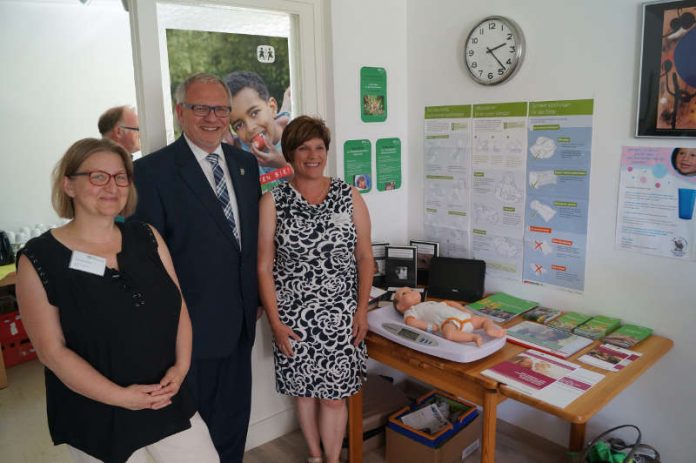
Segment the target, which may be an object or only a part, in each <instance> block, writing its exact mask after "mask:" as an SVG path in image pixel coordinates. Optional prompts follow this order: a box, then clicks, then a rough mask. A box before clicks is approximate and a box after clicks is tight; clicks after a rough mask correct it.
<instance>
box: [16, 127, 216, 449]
mask: <svg viewBox="0 0 696 463" xmlns="http://www.w3.org/2000/svg"><path fill="white" fill-rule="evenodd" d="M132 174H133V165H132V163H131V160H130V155H129V154H128V153H127V152H126V151H125V150H124V149H123V148H122V147H121V146H119V145H117V144H115V143H113V142H110V141H109V140H96V139H84V140H80V141H78V142H76V143H75V144H73V145H72V146H71V147H70V148H69V149H68V151H67V152H66V154H65V155H64V156H63V158H62V159H61V161H60V162H59V163H58V165H57V166H56V169H55V171H54V179H53V205H54V208H55V209H56V211H57V212H58V214H59V215H60V216H61V217H65V218H70V219H72V220H71V221H70V222H69V223H67V224H66V225H64V226H62V227H59V228H56V229H54V230H51V231H48V232H46V233H44V234H43V235H41V236H40V237H38V238H34V239H32V240H31V241H29V242H28V243H27V245H26V246H25V248H24V249H23V250H22V251H21V253H20V257H19V260H18V271H17V297H18V300H19V306H20V313H21V315H22V319H23V321H24V324H25V326H26V329H27V332H28V334H29V337H30V338H31V341H32V343H33V345H34V347H35V348H36V351H37V353H38V355H39V359H40V360H41V362H42V363H43V364H44V365H45V366H46V402H47V414H48V424H49V430H50V432H51V437H52V438H53V442H54V443H55V444H56V445H58V444H62V443H66V444H68V445H69V446H70V450H71V453H72V455H73V457H74V459H75V460H76V461H78V462H94V461H104V462H107V463H111V462H114V463H116V462H125V461H129V462H134V461H141V459H142V458H145V454H150V456H152V457H153V458H155V460H156V461H158V462H165V461H166V462H167V463H169V462H172V461H181V462H184V461H206V462H208V461H214V462H216V461H218V457H217V454H216V452H215V449H214V447H213V445H212V442H211V440H210V435H209V434H208V430H207V428H206V427H205V424H204V423H203V421H202V420H201V419H200V417H199V416H198V414H197V413H196V412H195V408H194V405H193V402H192V400H191V396H190V393H189V391H188V390H186V388H185V387H182V381H183V380H184V378H185V376H186V373H187V372H188V368H189V363H190V357H191V322H190V319H189V316H188V311H187V309H186V304H185V303H184V302H183V300H182V298H181V293H180V291H179V287H178V281H177V279H176V274H175V272H174V268H173V265H172V261H171V258H170V256H169V251H168V250H167V247H166V245H165V244H164V242H163V241H162V239H161V237H160V236H159V234H158V233H157V232H156V231H155V230H154V228H152V227H150V226H149V225H147V224H145V223H142V222H128V223H125V224H124V223H118V222H115V218H116V217H117V216H119V215H121V216H127V215H129V214H130V213H131V212H132V211H133V210H134V209H135V201H136V194H135V188H134V187H133V185H132V183H131V180H132Z"/></svg>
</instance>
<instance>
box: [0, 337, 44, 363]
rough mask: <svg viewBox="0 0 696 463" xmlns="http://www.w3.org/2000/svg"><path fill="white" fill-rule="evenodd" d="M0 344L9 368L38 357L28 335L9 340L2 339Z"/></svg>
mask: <svg viewBox="0 0 696 463" xmlns="http://www.w3.org/2000/svg"><path fill="white" fill-rule="evenodd" d="M0 346H1V347H2V356H3V359H4V361H5V367H7V368H9V367H12V366H15V365H18V364H20V363H24V362H28V361H29V360H34V359H35V358H36V357H37V355H36V350H35V349H34V346H32V345H31V341H30V340H29V338H26V337H25V338H24V339H15V340H13V341H8V342H5V341H2V342H0Z"/></svg>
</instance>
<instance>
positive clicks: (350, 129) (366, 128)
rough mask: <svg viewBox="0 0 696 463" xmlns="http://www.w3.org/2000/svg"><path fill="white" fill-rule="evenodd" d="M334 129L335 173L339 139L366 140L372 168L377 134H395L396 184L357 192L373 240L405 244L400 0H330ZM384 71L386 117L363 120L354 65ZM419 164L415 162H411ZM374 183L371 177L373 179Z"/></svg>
mask: <svg viewBox="0 0 696 463" xmlns="http://www.w3.org/2000/svg"><path fill="white" fill-rule="evenodd" d="M331 10H332V11H331V29H332V31H331V35H332V42H333V43H332V46H333V47H332V49H331V50H332V53H331V54H332V60H333V80H334V88H333V99H334V106H335V108H334V121H335V122H334V125H335V127H334V134H333V140H332V141H331V143H332V145H333V149H332V151H333V152H334V153H335V155H336V159H337V163H336V164H337V167H338V175H339V176H342V175H343V143H344V142H345V141H346V140H353V139H368V140H370V142H371V143H372V160H373V161H372V172H373V178H374V174H375V173H376V165H375V161H374V160H375V145H376V143H377V140H378V139H380V138H391V137H398V138H399V139H401V156H402V179H403V181H402V187H401V188H400V189H399V190H395V191H385V192H378V191H377V188H376V187H375V186H374V185H373V188H372V191H370V192H369V193H367V194H365V195H363V198H365V202H366V203H367V206H368V208H369V209H370V216H371V219H372V239H373V241H381V240H386V241H390V242H391V243H393V244H408V234H407V230H406V225H407V217H408V215H409V211H408V208H407V205H406V201H407V191H408V181H407V179H408V174H409V168H412V167H411V166H412V165H413V164H412V163H411V162H410V161H409V157H410V156H411V152H410V151H411V149H412V147H413V146H414V145H412V144H411V143H410V137H409V135H408V131H407V122H408V111H409V105H410V101H409V97H408V94H407V88H406V83H407V78H406V75H407V72H406V54H407V49H406V42H405V40H404V39H405V37H406V4H405V3H404V2H403V1H401V0H382V1H379V2H375V1H369V0H351V1H348V2H347V1H342V0H334V1H332V2H331ZM363 66H371V67H383V68H385V69H386V71H387V94H388V99H387V119H386V121H384V122H371V123H364V122H362V121H361V119H360V68H361V67H363ZM415 165H416V166H417V168H418V169H420V165H419V164H415ZM373 183H374V182H373Z"/></svg>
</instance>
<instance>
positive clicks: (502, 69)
mask: <svg viewBox="0 0 696 463" xmlns="http://www.w3.org/2000/svg"><path fill="white" fill-rule="evenodd" d="M523 59H524V35H522V30H521V29H520V28H519V27H518V26H517V24H516V23H515V22H514V21H513V20H511V19H508V18H505V17H503V16H489V17H487V18H485V19H483V20H481V21H479V23H478V24H477V25H476V26H474V27H473V28H472V29H471V32H469V35H468V37H467V38H466V43H465V44H464V64H465V66H466V68H467V70H468V71H469V74H470V75H471V77H472V78H473V79H474V81H476V82H477V83H479V84H482V85H496V84H501V83H503V82H505V81H506V80H508V79H509V78H510V77H512V76H513V75H515V73H516V72H517V70H518V69H519V68H520V65H521V64H522V60H523Z"/></svg>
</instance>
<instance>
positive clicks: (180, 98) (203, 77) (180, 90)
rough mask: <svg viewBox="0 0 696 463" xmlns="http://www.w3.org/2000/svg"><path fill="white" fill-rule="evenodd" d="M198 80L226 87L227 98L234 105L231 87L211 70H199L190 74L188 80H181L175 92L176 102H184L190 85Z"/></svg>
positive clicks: (230, 104)
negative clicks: (210, 71)
mask: <svg viewBox="0 0 696 463" xmlns="http://www.w3.org/2000/svg"><path fill="white" fill-rule="evenodd" d="M196 82H203V83H207V84H209V83H217V84H220V86H221V87H222V88H224V89H225V93H226V94H227V100H228V101H229V106H232V95H231V94H230V89H229V88H228V87H227V85H226V84H225V81H223V80H222V79H221V78H219V77H218V76H216V75H215V74H211V73H209V72H199V73H196V74H193V75H191V76H189V77H188V78H187V79H186V80H184V81H183V82H181V83H180V84H179V85H178V86H177V87H176V91H175V92H174V101H175V102H176V104H181V103H184V101H185V100H186V92H187V91H188V89H189V87H190V86H191V85H193V84H194V83H196Z"/></svg>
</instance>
